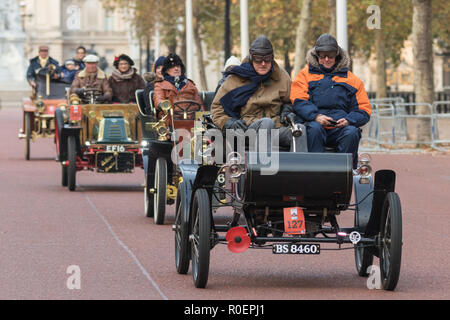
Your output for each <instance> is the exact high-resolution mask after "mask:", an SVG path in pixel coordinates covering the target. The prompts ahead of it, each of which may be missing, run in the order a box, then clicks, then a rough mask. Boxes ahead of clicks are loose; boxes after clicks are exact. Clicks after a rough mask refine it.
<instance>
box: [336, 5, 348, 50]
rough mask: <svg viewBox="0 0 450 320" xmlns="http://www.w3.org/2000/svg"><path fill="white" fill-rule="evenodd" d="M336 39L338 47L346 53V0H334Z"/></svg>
mask: <svg viewBox="0 0 450 320" xmlns="http://www.w3.org/2000/svg"><path fill="white" fill-rule="evenodd" d="M336 38H337V39H336V40H337V42H338V44H339V46H340V47H341V48H342V49H344V50H346V51H348V37H347V0H336Z"/></svg>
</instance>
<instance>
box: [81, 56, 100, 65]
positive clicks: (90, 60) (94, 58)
mask: <svg viewBox="0 0 450 320" xmlns="http://www.w3.org/2000/svg"><path fill="white" fill-rule="evenodd" d="M98 61H99V58H98V57H97V56H96V55H95V54H88V55H87V56H86V57H84V59H83V62H86V63H97V62H98Z"/></svg>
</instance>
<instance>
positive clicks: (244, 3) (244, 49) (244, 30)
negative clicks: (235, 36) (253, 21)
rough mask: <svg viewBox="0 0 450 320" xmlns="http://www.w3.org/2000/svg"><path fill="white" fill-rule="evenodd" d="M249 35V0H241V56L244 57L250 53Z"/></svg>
mask: <svg viewBox="0 0 450 320" xmlns="http://www.w3.org/2000/svg"><path fill="white" fill-rule="evenodd" d="M248 49H249V36H248V0H241V58H242V59H244V58H245V57H246V56H247V54H248Z"/></svg>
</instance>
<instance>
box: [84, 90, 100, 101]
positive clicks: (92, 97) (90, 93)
mask: <svg viewBox="0 0 450 320" xmlns="http://www.w3.org/2000/svg"><path fill="white" fill-rule="evenodd" d="M84 90H85V95H84V98H83V101H87V102H88V103H91V104H94V103H96V102H97V101H96V100H97V97H99V96H101V95H102V94H103V91H102V90H100V89H96V88H86V89H84Z"/></svg>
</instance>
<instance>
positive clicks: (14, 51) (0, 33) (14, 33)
mask: <svg viewBox="0 0 450 320" xmlns="http://www.w3.org/2000/svg"><path fill="white" fill-rule="evenodd" d="M24 44H25V34H24V32H23V30H22V26H21V21H20V12H19V1H18V0H1V1H0V56H1V57H2V59H0V89H1V90H5V89H7V88H8V87H10V88H17V86H18V85H19V87H21V86H22V84H26V81H25V72H26V65H27V62H26V60H25V57H24Z"/></svg>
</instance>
